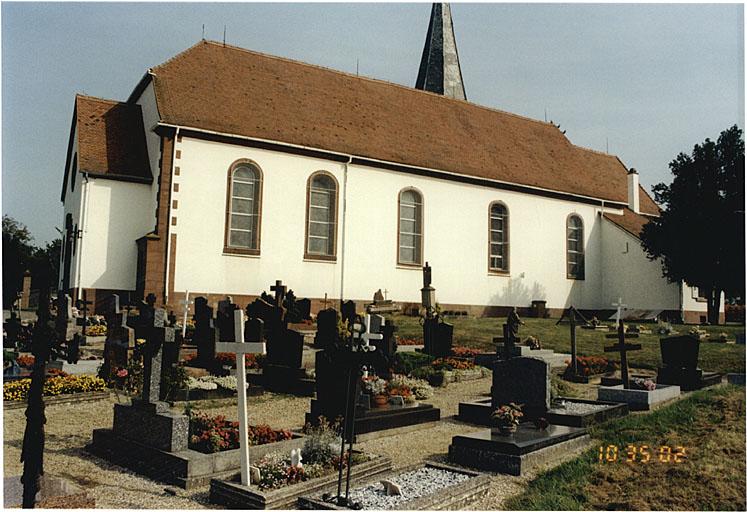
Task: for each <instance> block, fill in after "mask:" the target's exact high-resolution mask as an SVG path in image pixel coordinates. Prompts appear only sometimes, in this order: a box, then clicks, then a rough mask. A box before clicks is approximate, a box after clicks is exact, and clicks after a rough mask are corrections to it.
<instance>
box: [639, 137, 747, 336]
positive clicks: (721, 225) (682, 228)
mask: <svg viewBox="0 0 747 512" xmlns="http://www.w3.org/2000/svg"><path fill="white" fill-rule="evenodd" d="M669 168H670V170H671V171H672V175H673V176H674V179H673V180H672V183H671V184H670V185H666V184H664V183H659V184H658V185H655V186H654V187H653V192H654V195H655V197H656V201H657V202H658V203H659V204H660V205H662V206H663V208H664V209H663V211H662V213H661V216H660V217H658V218H654V219H652V220H651V222H649V223H648V224H646V225H645V226H644V228H643V232H642V233H641V241H642V244H643V248H644V249H645V250H646V253H647V256H648V257H649V259H652V260H653V259H656V258H661V260H662V261H663V264H664V267H663V268H664V270H663V273H664V276H665V277H667V278H668V279H669V280H670V281H671V282H678V281H684V282H686V283H687V284H688V285H690V286H697V287H698V289H699V290H700V292H701V293H702V294H704V295H705V296H706V297H707V299H708V321H709V323H711V324H717V323H718V320H719V304H720V299H721V292H722V291H726V292H727V293H730V294H732V295H738V296H741V297H744V279H745V268H744V265H745V259H744V258H745V253H744V140H743V139H742V130H740V129H739V128H738V127H737V126H736V125H734V126H732V127H731V128H729V129H728V130H725V131H723V132H721V135H720V136H719V138H718V141H717V142H713V141H712V140H710V139H706V140H705V141H704V142H703V143H702V144H696V145H695V147H694V148H693V151H692V155H687V154H685V153H680V154H679V155H677V157H676V158H675V159H674V160H672V162H670V164H669Z"/></svg>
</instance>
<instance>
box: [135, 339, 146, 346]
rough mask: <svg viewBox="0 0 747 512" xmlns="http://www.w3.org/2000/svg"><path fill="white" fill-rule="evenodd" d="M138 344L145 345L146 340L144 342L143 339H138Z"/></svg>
mask: <svg viewBox="0 0 747 512" xmlns="http://www.w3.org/2000/svg"><path fill="white" fill-rule="evenodd" d="M136 343H137V344H138V345H142V344H143V343H145V340H144V339H143V338H138V339H137V340H136Z"/></svg>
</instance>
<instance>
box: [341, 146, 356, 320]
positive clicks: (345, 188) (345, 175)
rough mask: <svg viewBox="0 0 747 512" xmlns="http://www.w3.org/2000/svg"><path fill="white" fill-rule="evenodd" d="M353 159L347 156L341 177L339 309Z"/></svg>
mask: <svg viewBox="0 0 747 512" xmlns="http://www.w3.org/2000/svg"><path fill="white" fill-rule="evenodd" d="M352 161H353V157H352V156H348V161H347V162H344V163H343V165H344V166H345V167H344V170H343V177H342V237H341V240H340V308H341V309H340V310H342V301H343V298H344V297H345V295H344V291H345V226H346V221H347V203H348V165H350V162H352Z"/></svg>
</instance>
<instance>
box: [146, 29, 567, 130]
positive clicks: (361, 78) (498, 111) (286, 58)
mask: <svg viewBox="0 0 747 512" xmlns="http://www.w3.org/2000/svg"><path fill="white" fill-rule="evenodd" d="M200 43H204V44H210V45H213V46H217V47H222V48H228V49H231V50H237V51H241V52H245V53H249V54H253V55H260V56H262V57H267V58H269V59H275V60H280V61H284V62H290V63H293V64H298V65H301V66H308V67H312V68H317V69H321V70H323V71H328V72H330V73H336V74H340V75H344V76H347V77H350V78H354V79H359V80H365V81H369V82H374V83H377V84H383V85H388V86H394V87H398V88H400V89H404V90H406V91H409V92H410V93H416V94H427V95H430V96H433V97H436V98H439V99H440V100H441V101H444V100H445V101H452V102H458V103H464V104H467V105H469V106H471V107H475V108H479V109H483V110H487V111H489V112H496V113H499V114H505V115H509V116H512V117H515V118H517V119H521V120H524V121H531V122H533V123H538V124H541V125H544V126H547V127H549V126H553V127H555V125H553V124H552V123H549V122H546V121H541V120H539V119H534V118H531V117H527V116H522V115H520V114H516V113H514V112H508V111H506V110H500V109H498V108H494V107H488V106H485V105H480V104H479V103H473V102H471V101H467V100H461V99H457V98H451V97H449V96H444V95H442V94H437V93H434V92H431V91H425V90H421V89H415V88H413V87H408V86H406V85H402V84H398V83H396V82H389V81H387V80H383V79H381V78H372V77H368V76H360V75H354V74H352V73H349V72H347V71H341V70H339V69H334V68H330V67H326V66H322V65H321V64H311V63H309V62H304V61H301V60H296V59H291V58H289V57H281V56H279V55H272V54H270V53H264V52H260V51H257V50H250V49H248V48H242V47H241V46H236V45H232V44H224V43H222V42H219V41H212V40H210V39H203V40H201V41H200V42H199V43H197V44H194V45H192V46H190V47H189V48H187V49H186V50H184V51H183V52H181V53H179V54H177V55H175V56H174V57H172V58H171V59H169V60H168V61H166V62H164V63H163V64H159V65H158V66H157V67H161V66H163V65H164V64H166V63H168V62H170V61H172V60H174V59H175V58H177V57H179V56H180V55H182V54H184V53H186V52H187V51H189V50H191V49H192V48H194V47H196V46H197V45H198V44H200ZM563 138H565V139H566V140H568V138H567V137H565V135H564V136H563ZM568 142H569V143H571V142H570V141H568ZM571 144H572V143H571Z"/></svg>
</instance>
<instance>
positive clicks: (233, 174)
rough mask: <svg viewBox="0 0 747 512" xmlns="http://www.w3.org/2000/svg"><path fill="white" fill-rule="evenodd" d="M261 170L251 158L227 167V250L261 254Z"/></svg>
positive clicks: (238, 252)
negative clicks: (250, 160)
mask: <svg viewBox="0 0 747 512" xmlns="http://www.w3.org/2000/svg"><path fill="white" fill-rule="evenodd" d="M261 202H262V171H261V170H260V169H259V167H257V166H256V165H255V164H253V163H252V162H249V161H245V160H242V161H239V162H236V163H234V164H233V165H232V166H231V167H230V169H229V170H228V205H227V208H226V237H225V240H226V241H225V247H224V252H228V253H235V254H259V233H260V220H261V211H262V208H261Z"/></svg>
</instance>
